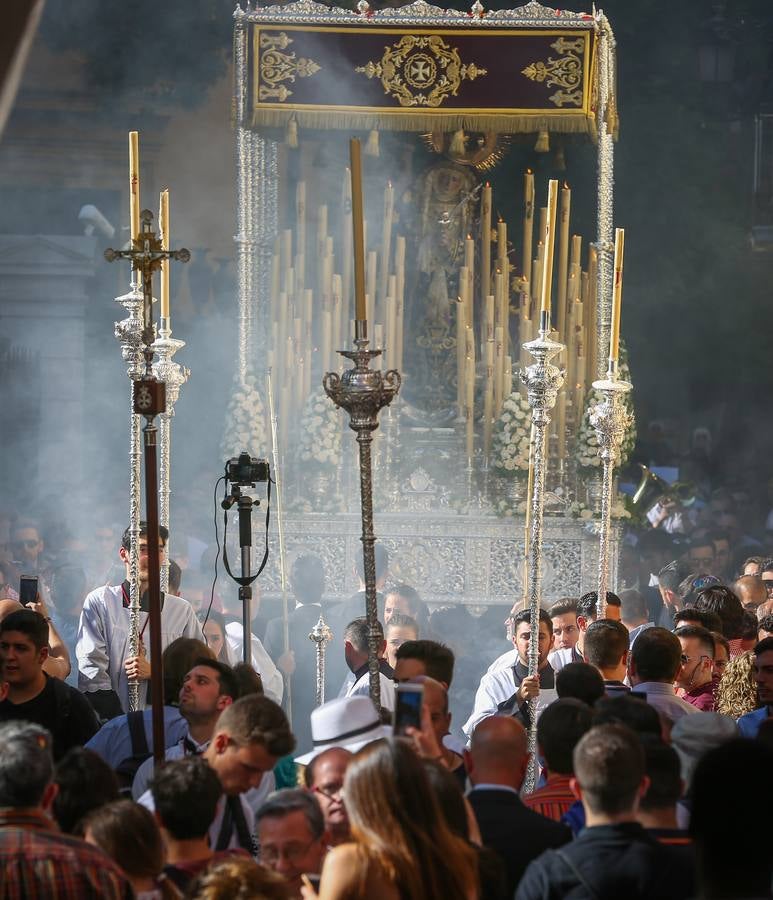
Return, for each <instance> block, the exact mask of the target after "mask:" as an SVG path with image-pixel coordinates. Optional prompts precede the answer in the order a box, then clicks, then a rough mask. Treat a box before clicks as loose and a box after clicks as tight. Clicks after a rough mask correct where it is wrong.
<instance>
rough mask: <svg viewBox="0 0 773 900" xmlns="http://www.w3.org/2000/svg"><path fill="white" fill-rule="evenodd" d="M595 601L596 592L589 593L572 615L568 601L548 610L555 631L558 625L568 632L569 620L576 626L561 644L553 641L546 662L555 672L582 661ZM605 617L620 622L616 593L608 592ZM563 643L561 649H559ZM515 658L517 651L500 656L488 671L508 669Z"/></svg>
mask: <svg viewBox="0 0 773 900" xmlns="http://www.w3.org/2000/svg"><path fill="white" fill-rule="evenodd" d="M597 601H598V594H597V593H596V591H588V593H587V594H583V595H582V597H580V599H579V600H578V601H577V602H576V604H574V612H572V605H571V604H570V602H567V601H563V600H559V601H558V602H557V603H554V604H553V606H551V607H550V611H549V613H548V615H549V616H550V618H551V620H552V622H553V627H554V629H555V627H556V626H557V625H558V627H560V628H562V631H563V629H564V628H569V629H571V623H572V619H573V620H574V623H575V626H576V632H575V631H571V630H570V631H569V634H568V640H564V639H563V636H562V640H561V641H560V642H559V641H558V640H556V641H555V649H554V650H553V651H552V653H551V654H550V656H549V657H548V662H549V663H550V665H551V666H552V668H553V671H554V672H560V671H561V669H563V667H564V666H565V665H568V664H569V663H571V662H585V658H584V656H583V652H582V648H583V641H584V639H585V632H586V631H587V630H588V626H589V625H590V623H591V622H595V621H596V603H597ZM606 618H607V619H614V620H616V621H619V619H620V598H619V597H618V596H617V594H613V593H612V591H607V612H606ZM554 635H555V630H554ZM562 644H563V646H561V645H562ZM517 655H518V654H517V651H516V650H508V651H507V653H503V654H502V655H501V656H500V657H499V658H498V659H495V660H494V662H493V663H491V665H490V666H489V669H488V670H489V672H495V671H496V670H497V669H509V668H510V667H511V666H513V665H515V661H516V658H517Z"/></svg>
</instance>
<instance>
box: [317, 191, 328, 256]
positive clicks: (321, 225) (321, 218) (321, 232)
mask: <svg viewBox="0 0 773 900" xmlns="http://www.w3.org/2000/svg"><path fill="white" fill-rule="evenodd" d="M326 242H327V204H326V203H323V204H322V206H320V207H319V209H318V210H317V259H321V258H322V257H323V256H324V255H325V244H326Z"/></svg>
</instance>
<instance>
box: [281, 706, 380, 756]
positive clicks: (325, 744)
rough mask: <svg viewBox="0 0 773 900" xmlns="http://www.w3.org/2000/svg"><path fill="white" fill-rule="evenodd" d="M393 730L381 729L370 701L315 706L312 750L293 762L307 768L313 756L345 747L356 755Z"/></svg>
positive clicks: (312, 726) (312, 716)
mask: <svg viewBox="0 0 773 900" xmlns="http://www.w3.org/2000/svg"><path fill="white" fill-rule="evenodd" d="M391 734H392V729H391V728H390V727H389V726H388V725H382V724H381V720H380V719H379V716H378V713H377V712H376V709H375V707H374V706H373V704H372V703H371V701H370V698H369V697H365V696H363V695H361V696H354V697H339V698H338V699H336V700H331V701H330V702H329V703H323V704H322V706H318V707H317V708H316V709H315V710H314V711H313V712H312V714H311V739H312V743H313V744H314V749H313V750H310V751H309V752H308V753H304V754H303V756H297V757H296V758H295V761H296V762H297V763H299V764H300V765H302V766H305V765H308V764H309V763H310V762H311V761H312V759H314V757H315V756H318V755H319V754H320V753H323V752H324V751H325V750H329V749H330V748H331V747H345V748H346V749H347V750H351V752H352V753H355V752H356V751H357V750H359V749H360V748H361V747H364V746H365V745H366V744H369V743H370V742H371V741H377V740H379V739H380V738H383V737H389V736H390V735H391Z"/></svg>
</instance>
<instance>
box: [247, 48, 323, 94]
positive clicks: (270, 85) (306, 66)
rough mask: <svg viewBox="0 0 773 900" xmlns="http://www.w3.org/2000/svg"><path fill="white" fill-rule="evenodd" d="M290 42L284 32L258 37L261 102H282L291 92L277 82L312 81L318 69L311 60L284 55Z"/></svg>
mask: <svg viewBox="0 0 773 900" xmlns="http://www.w3.org/2000/svg"><path fill="white" fill-rule="evenodd" d="M292 42H293V39H292V38H291V37H288V36H287V34H285V32H284V31H280V32H279V33H278V34H269V33H267V32H261V35H260V84H259V85H258V98H259V99H260V100H278V101H279V102H280V103H283V102H284V101H285V100H287V98H288V97H291V96H292V93H293V92H292V91H291V90H290V89H289V88H288V87H287V85H285V84H281V83H280V82H283V81H289V82H294V81H295V79H296V78H311V76H312V75H314V74H315V73H316V72H319V70H320V66H319V65H318V64H317V63H316V62H314V60H313V59H305V58H303V57H301V58H300V59H298V58H296V56H295V53H283V52H282V51H283V50H286V49H287V48H288V47H289V46H290V44H292Z"/></svg>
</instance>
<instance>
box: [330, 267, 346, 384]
mask: <svg viewBox="0 0 773 900" xmlns="http://www.w3.org/2000/svg"><path fill="white" fill-rule="evenodd" d="M332 297H333V347H334V348H335V347H342V346H343V341H344V332H343V325H344V321H345V319H344V315H343V306H344V304H343V284H342V279H341V276H340V275H333V280H332ZM329 365H331V366H334V365H335V360H334V359H331V360H330V363H329Z"/></svg>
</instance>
